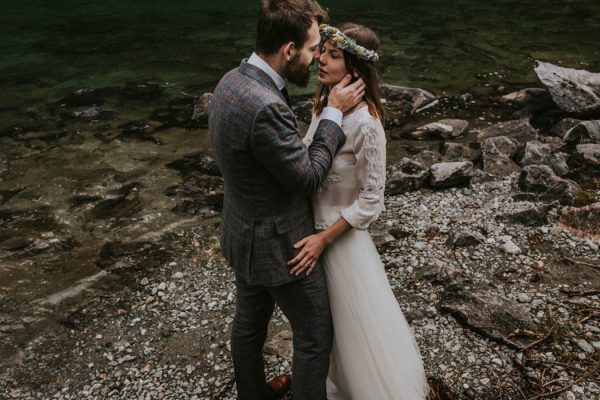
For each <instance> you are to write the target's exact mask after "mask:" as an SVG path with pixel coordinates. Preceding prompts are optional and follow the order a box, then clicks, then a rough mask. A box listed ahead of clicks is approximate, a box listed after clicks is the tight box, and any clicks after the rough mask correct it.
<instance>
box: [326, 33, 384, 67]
mask: <svg viewBox="0 0 600 400" xmlns="http://www.w3.org/2000/svg"><path fill="white" fill-rule="evenodd" d="M319 31H320V32H321V40H322V41H325V40H331V42H333V44H335V45H336V47H338V48H339V49H342V50H345V51H347V52H348V53H350V54H354V55H355V56H356V57H358V58H360V59H361V60H365V61H379V54H377V53H376V52H375V51H373V50H369V49H367V48H365V47H363V46H361V45H359V44H358V43H356V42H355V41H354V40H353V39H351V38H349V37H348V36H346V35H345V34H344V33H343V32H342V31H340V30H339V29H338V28H335V27H333V26H331V25H327V24H321V26H319Z"/></svg>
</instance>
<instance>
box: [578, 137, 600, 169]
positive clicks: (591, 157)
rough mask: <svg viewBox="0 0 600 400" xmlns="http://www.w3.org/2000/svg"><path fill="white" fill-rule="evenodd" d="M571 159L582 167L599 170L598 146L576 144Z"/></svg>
mask: <svg viewBox="0 0 600 400" xmlns="http://www.w3.org/2000/svg"><path fill="white" fill-rule="evenodd" d="M573 158H574V159H575V160H577V161H578V162H580V163H581V164H582V165H584V166H587V167H591V168H594V169H598V168H600V144H596V143H589V144H578V145H577V146H576V147H575V152H574V153H573Z"/></svg>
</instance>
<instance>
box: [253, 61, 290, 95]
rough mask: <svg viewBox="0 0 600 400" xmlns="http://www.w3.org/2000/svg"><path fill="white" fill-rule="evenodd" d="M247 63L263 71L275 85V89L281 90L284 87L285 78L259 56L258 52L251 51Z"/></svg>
mask: <svg viewBox="0 0 600 400" xmlns="http://www.w3.org/2000/svg"><path fill="white" fill-rule="evenodd" d="M248 64H251V65H254V66H255V67H257V68H260V69H261V70H262V71H263V72H265V73H266V74H267V75H269V77H270V78H271V79H273V82H275V85H277V89H279V90H282V89H283V88H284V87H285V79H283V78H282V77H281V75H279V74H278V73H277V72H276V71H275V70H274V69H273V68H271V66H270V65H269V64H267V62H266V61H265V60H263V59H262V58H260V57H259V56H258V54H256V53H252V55H251V56H250V58H249V59H248Z"/></svg>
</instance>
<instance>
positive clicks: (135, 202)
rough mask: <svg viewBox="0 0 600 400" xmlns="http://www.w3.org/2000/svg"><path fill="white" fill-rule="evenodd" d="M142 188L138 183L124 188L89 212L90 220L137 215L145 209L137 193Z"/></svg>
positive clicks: (107, 197)
mask: <svg viewBox="0 0 600 400" xmlns="http://www.w3.org/2000/svg"><path fill="white" fill-rule="evenodd" d="M140 186H141V185H140V184H139V183H137V182H133V183H129V184H127V185H124V186H122V187H121V188H119V189H118V190H117V191H115V192H113V193H112V194H110V195H108V196H106V197H105V198H104V200H102V201H100V202H99V203H98V204H96V205H95V206H94V207H93V208H92V209H91V210H89V211H88V213H87V215H88V218H91V219H108V218H129V217H132V216H134V215H136V214H137V213H139V212H140V211H141V210H142V209H143V204H142V201H141V199H140V198H139V196H138V193H137V192H138V188H139V187H140Z"/></svg>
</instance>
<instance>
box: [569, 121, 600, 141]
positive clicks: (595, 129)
mask: <svg viewBox="0 0 600 400" xmlns="http://www.w3.org/2000/svg"><path fill="white" fill-rule="evenodd" d="M563 141H565V142H567V143H584V142H592V143H600V121H583V122H580V123H579V124H577V125H575V126H574V127H573V128H571V129H569V130H568V131H567V133H565V136H564V137H563Z"/></svg>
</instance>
